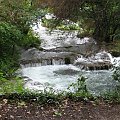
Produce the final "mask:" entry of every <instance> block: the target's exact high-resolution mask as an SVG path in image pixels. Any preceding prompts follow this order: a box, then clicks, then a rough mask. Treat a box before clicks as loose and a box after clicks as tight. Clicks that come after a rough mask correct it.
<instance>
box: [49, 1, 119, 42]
mask: <svg viewBox="0 0 120 120" xmlns="http://www.w3.org/2000/svg"><path fill="white" fill-rule="evenodd" d="M48 5H49V6H51V8H52V10H53V11H54V14H55V15H56V16H57V17H58V18H60V19H69V20H72V21H79V25H80V27H82V28H86V31H87V32H88V33H90V34H92V36H93V37H94V38H95V39H96V40H98V41H106V42H111V41H113V40H114V38H115V37H116V36H118V35H119V34H120V29H119V28H120V16H119V13H120V1H119V0H49V2H48ZM89 31H90V32H89Z"/></svg>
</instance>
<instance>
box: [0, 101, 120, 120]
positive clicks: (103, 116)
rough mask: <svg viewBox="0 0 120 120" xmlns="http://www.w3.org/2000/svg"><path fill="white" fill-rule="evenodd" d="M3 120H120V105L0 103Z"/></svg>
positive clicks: (64, 102) (69, 102) (0, 117)
mask: <svg viewBox="0 0 120 120" xmlns="http://www.w3.org/2000/svg"><path fill="white" fill-rule="evenodd" d="M0 119H1V120H120V105H117V104H113V105H109V104H106V103H103V102H100V103H99V104H98V105H96V104H94V102H92V101H91V102H87V103H85V102H73V101H70V100H64V101H63V102H62V103H61V105H58V106H54V105H46V106H42V105H39V104H35V103H24V102H18V103H17V102H16V103H14V102H13V103H7V101H5V100H3V101H1V102H0Z"/></svg>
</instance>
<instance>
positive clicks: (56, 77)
mask: <svg viewBox="0 0 120 120" xmlns="http://www.w3.org/2000/svg"><path fill="white" fill-rule="evenodd" d="M33 29H34V31H35V32H37V33H38V35H39V36H40V38H41V39H42V44H41V47H43V48H44V49H51V48H56V47H61V46H62V47H63V46H69V45H72V46H74V45H76V44H83V43H86V42H89V38H84V39H79V38H77V37H76V35H77V32H75V31H72V32H63V31H60V30H54V31H52V33H51V34H50V33H49V30H48V29H47V28H45V27H43V26H42V24H41V21H40V22H39V24H38V25H35V26H34V27H33ZM106 55H107V56H106ZM89 60H92V61H94V62H95V61H98V62H104V61H106V60H107V61H110V62H111V63H112V64H115V63H116V64H115V65H116V66H118V65H119V63H120V62H119V61H120V57H118V58H113V57H112V56H111V54H109V53H107V52H105V51H103V52H100V53H97V54H96V55H95V56H92V57H90V58H78V59H77V60H76V61H75V62H79V61H80V62H81V61H82V62H89ZM54 63H55V65H47V64H46V66H40V65H39V63H38V65H37V64H36V65H35V67H33V66H32V67H27V68H24V67H23V69H22V76H26V77H28V78H29V79H31V81H28V82H26V84H25V88H28V89H31V90H38V91H39V90H44V88H46V87H52V88H53V89H54V90H60V91H61V90H62V91H63V90H65V91H67V88H68V86H69V85H70V84H71V83H74V82H76V81H77V79H78V78H79V76H80V75H81V74H82V75H83V76H85V77H87V78H88V79H87V80H86V85H87V88H88V90H89V91H90V92H91V93H92V94H94V95H100V93H104V92H105V91H108V90H112V89H114V88H115V86H116V84H118V83H117V82H116V81H114V80H113V78H112V76H111V75H112V71H110V70H109V71H107V70H99V71H81V70H80V68H77V67H76V66H73V65H56V64H57V61H54ZM28 66H29V65H28Z"/></svg>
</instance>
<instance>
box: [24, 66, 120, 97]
mask: <svg viewBox="0 0 120 120" xmlns="http://www.w3.org/2000/svg"><path fill="white" fill-rule="evenodd" d="M22 73H23V76H27V77H29V78H30V79H32V81H29V82H27V83H26V84H25V88H29V89H31V90H38V91H39V90H44V89H45V88H46V87H52V88H53V89H54V90H58V91H68V90H67V88H68V86H69V85H70V84H72V83H75V82H76V81H77V79H78V78H79V77H80V75H81V74H82V75H83V76H85V77H87V78H88V79H87V80H86V85H87V88H88V90H89V91H90V92H91V93H92V94H93V95H100V94H101V93H104V92H106V91H108V90H109V89H110V90H112V89H114V88H115V85H116V84H118V83H117V82H116V81H114V80H113V78H112V76H111V75H112V72H111V71H107V70H101V71H81V70H80V69H79V68H77V67H75V66H73V65H47V66H41V67H28V68H24V69H23V70H22Z"/></svg>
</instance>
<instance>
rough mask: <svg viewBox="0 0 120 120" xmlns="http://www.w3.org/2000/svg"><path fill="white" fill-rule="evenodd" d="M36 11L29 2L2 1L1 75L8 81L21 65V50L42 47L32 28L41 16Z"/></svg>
mask: <svg viewBox="0 0 120 120" xmlns="http://www.w3.org/2000/svg"><path fill="white" fill-rule="evenodd" d="M18 3H19V4H18ZM35 11H36V9H35V7H34V5H31V2H30V1H29V0H27V1H26V0H1V1H0V50H1V52H0V73H1V74H3V75H4V77H6V78H7V79H8V78H9V77H10V76H12V74H14V72H15V70H16V69H17V67H18V65H19V64H18V59H19V54H18V53H19V52H20V50H21V49H23V48H25V49H28V48H30V47H37V46H39V45H40V40H39V39H38V38H37V37H36V36H34V35H33V32H32V30H31V28H30V25H31V24H32V23H33V22H35V21H36V18H37V16H38V15H39V14H40V11H39V10H38V11H36V12H35Z"/></svg>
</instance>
